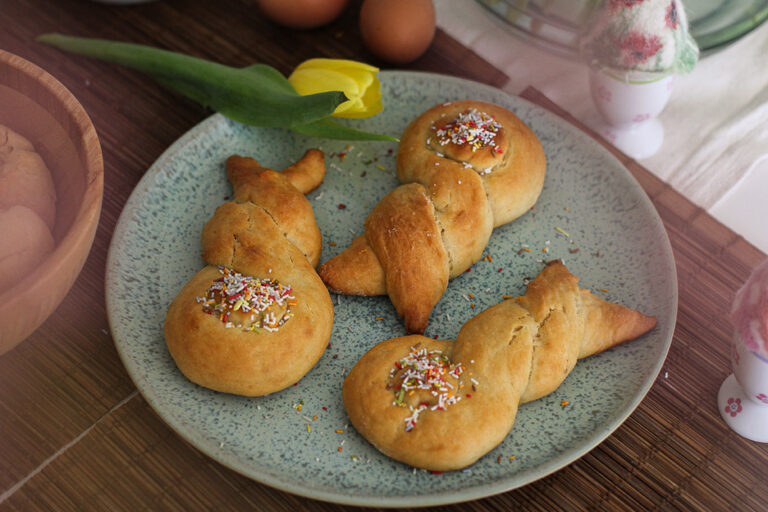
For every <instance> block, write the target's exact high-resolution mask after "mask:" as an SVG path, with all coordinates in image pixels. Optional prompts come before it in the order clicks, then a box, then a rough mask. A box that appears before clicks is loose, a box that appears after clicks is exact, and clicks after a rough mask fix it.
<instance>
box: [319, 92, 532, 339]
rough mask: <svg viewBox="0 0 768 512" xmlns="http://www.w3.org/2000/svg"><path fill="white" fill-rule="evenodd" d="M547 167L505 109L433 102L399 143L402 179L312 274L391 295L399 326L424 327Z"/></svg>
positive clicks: (355, 289)
mask: <svg viewBox="0 0 768 512" xmlns="http://www.w3.org/2000/svg"><path fill="white" fill-rule="evenodd" d="M545 172H546V161H545V157H544V150H543V149H542V147H541V143H540V142H539V140H538V139H537V138H536V135H535V134H534V133H533V132H532V131H531V129H530V128H528V126H526V125H525V124H524V123H523V122H522V121H521V120H520V119H518V118H517V117H516V116H515V115H514V114H513V113H512V112H510V111H508V110H506V109H504V108H502V107H499V106H498V105H493V104H490V103H484V102H480V101H454V102H448V103H443V104H440V105H437V106H436V107H433V108H431V109H429V110H427V111H426V112H425V113H423V114H422V115H421V116H419V117H418V118H416V119H415V120H414V121H412V122H411V123H410V124H409V125H408V127H407V128H406V130H405V132H404V133H403V136H402V138H401V140H400V146H399V149H398V153H397V176H398V179H399V180H400V181H401V182H403V183H404V185H401V186H399V187H397V188H395V189H394V190H393V191H391V192H390V193H389V194H387V195H386V196H385V197H384V198H383V199H382V200H381V202H379V204H378V205H376V207H374V208H373V210H372V211H371V213H370V214H369V215H368V218H367V219H366V220H365V233H364V234H362V235H360V236H358V237H357V238H355V239H354V240H353V241H352V244H351V245H350V246H349V247H348V248H347V249H346V250H345V251H344V252H342V253H341V254H339V255H337V256H335V257H333V258H331V259H330V260H329V261H327V262H326V263H324V264H323V265H321V266H320V268H319V269H318V273H319V274H320V277H321V278H322V279H323V281H324V282H325V283H326V285H328V287H329V288H330V289H331V290H333V291H334V292H337V293H344V294H351V295H383V294H388V295H389V297H390V300H391V301H392V303H393V305H394V306H395V309H396V310H397V312H398V314H399V315H400V316H402V317H404V320H405V328H406V330H407V331H408V332H412V333H413V332H415V333H422V332H424V329H426V327H427V324H428V322H429V315H430V313H431V311H432V309H433V308H434V306H435V305H436V304H437V302H438V301H439V300H440V297H442V295H443V292H445V289H446V287H447V285H448V280H449V279H450V278H453V277H456V276H457V275H459V274H461V273H462V272H464V271H465V270H466V269H467V268H469V267H470V266H471V265H472V264H473V263H475V262H476V261H478V260H479V259H480V258H481V257H482V253H483V250H484V249H485V247H486V246H487V245H488V240H489V238H490V236H491V232H492V230H493V228H494V227H497V226H501V225H502V224H506V223H507V222H510V221H512V220H514V219H516V218H517V217H519V216H520V215H522V214H523V213H525V212H526V211H528V210H529V209H530V208H531V206H533V204H534V203H535V202H536V199H537V198H538V197H539V194H540V193H541V189H542V187H543V185H544V175H545Z"/></svg>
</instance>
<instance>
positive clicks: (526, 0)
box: [477, 0, 768, 58]
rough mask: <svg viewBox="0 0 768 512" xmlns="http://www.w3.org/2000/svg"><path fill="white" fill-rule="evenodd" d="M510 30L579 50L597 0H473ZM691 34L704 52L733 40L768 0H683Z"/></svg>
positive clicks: (550, 46) (765, 9) (552, 46)
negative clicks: (583, 31)
mask: <svg viewBox="0 0 768 512" xmlns="http://www.w3.org/2000/svg"><path fill="white" fill-rule="evenodd" d="M477 2H478V3H479V4H480V5H482V6H483V7H485V8H486V9H488V11H490V12H491V13H492V14H493V15H494V19H496V20H498V21H500V22H501V23H502V25H503V26H504V27H505V28H506V29H507V30H509V31H510V32H512V33H513V34H515V35H517V36H518V37H521V38H522V39H524V40H525V41H528V42H530V43H532V44H534V45H536V46H539V47H541V48H543V49H545V50H548V51H550V52H552V53H555V54H558V55H562V56H565V57H569V58H572V57H573V56H575V55H577V54H578V40H579V35H580V34H581V32H582V29H583V27H584V26H585V24H586V22H587V20H588V18H589V15H590V14H591V13H592V12H593V11H594V9H595V8H596V7H598V6H599V5H600V3H601V0H477ZM684 5H685V11H686V14H687V15H688V21H689V24H690V31H691V35H692V36H693V37H694V39H695V40H696V43H697V44H698V45H699V49H700V50H701V52H702V54H703V55H706V54H708V53H711V52H712V51H714V50H716V49H720V48H722V47H723V46H725V45H727V44H729V43H731V42H733V41H735V40H737V39H738V38H740V37H741V36H743V35H745V34H747V33H748V32H749V31H751V30H752V29H754V28H755V27H757V26H759V25H760V24H761V23H762V22H763V21H765V19H766V18H768V0H740V1H737V2H735V1H733V0H731V1H728V0H688V1H687V2H685V4H684Z"/></svg>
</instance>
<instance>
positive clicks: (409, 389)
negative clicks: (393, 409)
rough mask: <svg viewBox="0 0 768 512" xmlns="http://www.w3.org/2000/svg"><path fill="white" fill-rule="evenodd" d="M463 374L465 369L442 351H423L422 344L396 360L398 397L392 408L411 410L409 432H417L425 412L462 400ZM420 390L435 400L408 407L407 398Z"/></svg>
mask: <svg viewBox="0 0 768 512" xmlns="http://www.w3.org/2000/svg"><path fill="white" fill-rule="evenodd" d="M463 373H464V366H463V365H462V364H461V363H458V364H453V363H451V362H450V360H449V359H448V356H446V355H445V354H443V353H442V351H440V350H427V349H426V348H421V349H419V348H418V345H417V346H413V347H411V350H410V352H409V354H408V355H407V356H405V357H403V358H402V359H400V360H399V361H395V364H394V367H393V368H392V369H391V370H390V372H389V378H390V379H391V380H394V381H397V383H396V384H394V385H393V386H392V388H393V393H394V395H395V400H394V401H393V402H392V405H396V406H399V407H407V408H408V409H409V410H410V411H411V415H410V416H408V417H407V418H405V431H406V432H410V431H411V430H413V428H414V427H415V426H416V424H417V423H418V421H419V415H420V414H421V413H422V412H423V411H425V410H427V409H429V410H431V411H444V410H445V409H446V408H448V406H451V405H454V404H456V403H457V402H459V400H461V396H459V395H458V393H459V390H460V389H461V388H463V387H464V385H463V384H462V383H461V381H459V379H460V377H461V375H462V374H463ZM449 377H452V378H453V379H455V380H457V381H458V382H457V384H456V385H453V384H451V382H449V380H448V378H449ZM416 390H424V391H428V392H429V393H430V394H431V395H432V396H433V397H434V399H433V400H432V401H431V402H427V401H422V402H420V403H419V404H418V405H417V406H416V407H414V406H413V405H407V404H406V403H405V397H406V395H408V396H410V395H412V394H413V393H414V392H415V391H416ZM469 396H471V395H467V397H469Z"/></svg>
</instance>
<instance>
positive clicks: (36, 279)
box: [0, 50, 104, 354]
mask: <svg viewBox="0 0 768 512" xmlns="http://www.w3.org/2000/svg"><path fill="white" fill-rule="evenodd" d="M0 124H3V125H5V126H7V127H9V128H11V129H12V130H14V131H16V132H17V133H19V134H21V135H23V136H24V137H26V138H27V139H29V140H30V141H31V142H32V144H34V146H35V150H36V151H37V153H38V154H40V156H41V157H42V158H43V160H44V161H45V163H46V165H47V167H48V169H49V170H50V172H51V177H52V178H53V182H54V186H55V188H56V194H57V197H58V199H57V203H56V223H55V225H54V228H53V238H54V241H55V246H54V250H53V252H52V253H51V254H50V255H48V257H47V258H46V259H45V260H43V262H41V263H40V264H39V265H38V266H37V268H36V269H35V270H33V271H32V272H30V273H29V274H28V275H26V276H25V277H24V278H23V279H22V280H21V281H20V282H18V283H16V284H15V285H12V286H11V288H10V289H6V290H0V354H3V353H5V352H7V351H8V350H10V349H12V348H13V347H15V346H16V345H17V344H19V343H20V342H21V341H22V340H24V339H25V338H26V337H27V336H29V335H30V334H31V333H32V332H33V331H34V330H35V329H37V327H38V326H39V325H40V324H42V323H43V321H45V319H46V318H48V316H49V315H50V314H51V313H52V312H53V310H54V309H56V307H57V306H58V305H59V304H60V303H61V301H62V300H63V299H64V296H65V295H66V294H67V293H68V292H69V289H70V288H71V287H72V283H74V281H75V278H77V275H78V274H79V273H80V270H81V269H82V267H83V264H84V263H85V259H86V258H87V256H88V252H89V251H90V249H91V245H92V244H93V238H94V235H95V233H96V226H97V225H98V223H99V214H100V213H101V199H102V193H103V186H104V163H103V161H102V157H101V146H100V145H99V139H98V137H97V135H96V130H95V129H94V127H93V124H92V123H91V120H90V118H89V117H88V114H86V112H85V110H84V109H83V107H82V106H81V105H80V103H79V102H78V101H77V99H75V97H74V96H73V95H72V93H70V92H69V91H68V90H67V89H66V88H65V87H64V86H63V85H62V84H61V83H59V81H58V80H56V79H55V78H53V77H52V76H51V75H49V74H48V73H46V72H45V71H44V70H42V69H41V68H39V67H38V66H36V65H34V64H32V63H31V62H28V61H26V60H24V59H22V58H21V57H18V56H16V55H12V54H10V53H8V52H5V51H3V50H0Z"/></svg>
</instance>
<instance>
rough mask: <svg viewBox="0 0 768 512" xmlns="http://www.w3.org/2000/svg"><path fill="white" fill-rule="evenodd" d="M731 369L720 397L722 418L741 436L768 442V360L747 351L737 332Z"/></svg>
mask: <svg viewBox="0 0 768 512" xmlns="http://www.w3.org/2000/svg"><path fill="white" fill-rule="evenodd" d="M731 367H732V369H733V373H732V374H731V375H729V376H728V378H726V379H725V381H724V382H723V384H722V385H721V386H720V391H719V393H718V394H717V407H718V409H719V410H720V415H721V416H722V417H723V419H724V420H725V423H726V424H727V425H728V426H729V427H731V429H732V430H733V431H734V432H736V433H737V434H739V435H740V436H742V437H746V438H747V439H751V440H752V441H757V442H760V443H768V357H766V356H764V355H761V354H758V353H757V352H754V351H752V350H750V349H749V348H747V347H746V346H745V344H744V342H743V340H742V339H741V336H740V335H739V334H738V333H737V334H735V335H734V338H733V344H732V346H731Z"/></svg>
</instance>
